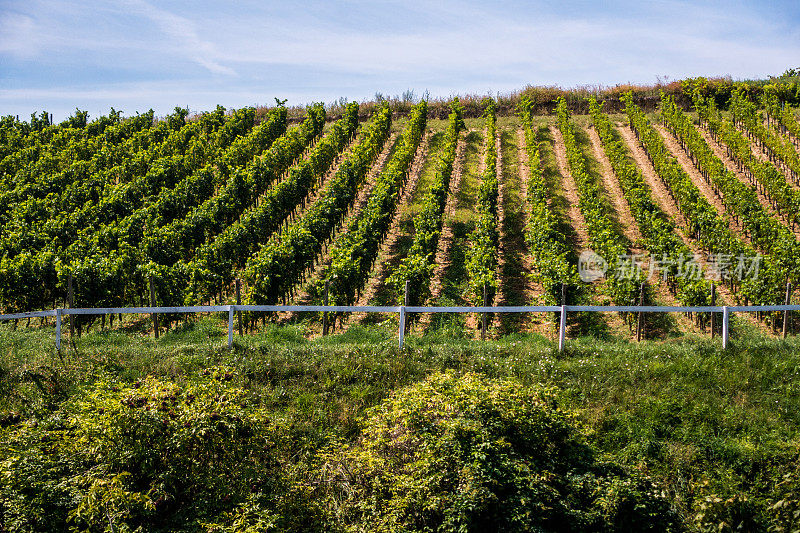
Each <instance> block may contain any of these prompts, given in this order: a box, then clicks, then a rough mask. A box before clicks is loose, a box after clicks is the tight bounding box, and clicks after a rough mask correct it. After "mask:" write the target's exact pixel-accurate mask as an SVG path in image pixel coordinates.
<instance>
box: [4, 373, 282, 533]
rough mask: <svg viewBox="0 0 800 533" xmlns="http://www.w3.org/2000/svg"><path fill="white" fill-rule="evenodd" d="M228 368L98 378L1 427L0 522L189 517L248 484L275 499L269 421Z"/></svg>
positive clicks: (156, 526) (103, 525)
mask: <svg viewBox="0 0 800 533" xmlns="http://www.w3.org/2000/svg"><path fill="white" fill-rule="evenodd" d="M233 378H234V374H233V373H232V372H231V371H229V370H228V369H225V368H213V369H208V370H204V371H202V372H201V374H200V375H199V376H196V377H195V378H193V379H191V380H190V381H189V382H188V383H186V384H177V383H174V382H169V381H162V380H159V379H155V378H152V377H148V378H146V379H144V380H142V381H139V382H137V383H134V384H123V383H120V382H117V381H100V382H99V383H97V384H96V385H93V386H92V387H90V388H89V389H88V390H86V391H85V392H84V393H82V394H80V395H78V396H77V397H76V398H74V399H72V400H69V401H68V402H66V403H65V404H64V405H63V406H62V408H61V410H60V411H58V412H56V413H55V414H54V415H53V416H51V417H50V418H49V419H47V420H43V421H40V422H33V421H28V422H27V423H25V424H18V425H17V426H14V427H9V428H6V429H5V430H4V431H5V434H3V435H2V440H0V457H2V458H3V461H2V463H0V495H1V496H0V511H1V513H0V531H45V530H46V531H53V530H65V529H67V528H68V527H73V528H76V529H78V530H81V531H84V530H86V531H106V530H108V531H126V530H135V529H136V528H137V527H143V528H144V529H146V530H148V531H152V530H174V529H178V528H181V529H182V528H185V527H187V526H188V525H191V524H194V525H195V527H196V526H198V525H199V523H200V522H201V521H203V520H212V519H214V518H215V517H217V516H224V515H225V514H226V513H229V512H232V511H234V510H235V509H236V508H237V506H239V505H243V504H246V503H247V502H248V501H249V500H250V499H252V498H253V495H254V494H256V495H259V497H260V498H261V500H262V501H268V502H269V503H270V506H271V507H272V508H273V509H278V508H279V506H280V503H279V502H277V501H275V500H274V498H282V497H284V495H285V494H286V493H287V490H286V487H285V484H284V481H283V480H284V477H283V475H282V469H281V466H280V462H279V460H278V455H279V450H280V449H281V447H280V446H281V441H282V438H283V437H281V435H282V432H281V429H280V427H279V426H278V425H277V424H275V423H273V422H272V421H271V420H270V418H269V417H268V416H267V415H266V412H265V411H264V410H263V409H262V408H261V407H258V406H257V402H256V401H255V400H254V399H253V398H250V397H249V396H248V393H247V392H246V391H244V390H243V389H241V388H237V387H236V386H234V385H233V384H232V383H231V381H232V380H233ZM273 514H275V515H276V516H278V514H279V512H277V511H275V512H274V513H273ZM276 521H277V520H276Z"/></svg>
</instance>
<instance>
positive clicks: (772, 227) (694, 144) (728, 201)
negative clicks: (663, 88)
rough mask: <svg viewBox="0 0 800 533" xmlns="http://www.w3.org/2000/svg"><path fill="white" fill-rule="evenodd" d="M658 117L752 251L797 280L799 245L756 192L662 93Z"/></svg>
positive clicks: (686, 116) (790, 278)
mask: <svg viewBox="0 0 800 533" xmlns="http://www.w3.org/2000/svg"><path fill="white" fill-rule="evenodd" d="M661 116H662V117H663V119H664V122H665V125H666V127H667V128H668V129H669V130H670V131H671V132H672V133H673V134H674V135H675V136H676V137H677V138H678V139H679V140H680V141H681V144H682V145H683V148H684V150H686V151H687V153H689V154H691V156H692V159H693V161H694V164H695V166H696V167H697V168H698V169H699V170H700V171H701V174H702V175H703V177H704V179H705V180H706V181H707V182H708V183H710V184H713V185H714V190H715V192H716V194H717V195H718V196H719V197H720V198H721V199H722V201H723V203H724V205H725V208H726V210H728V211H730V213H731V214H732V215H733V216H734V218H735V219H737V220H740V221H741V223H742V227H743V228H744V229H745V232H746V234H747V235H748V236H749V237H750V239H751V240H752V242H753V244H754V245H755V247H756V248H758V249H759V250H761V251H762V252H763V253H765V254H768V255H769V257H770V259H771V262H772V264H773V265H774V266H775V267H776V269H777V270H778V272H780V274H781V275H782V277H783V278H784V279H789V280H792V281H795V280H798V279H800V264H798V263H797V257H800V243H798V241H797V239H796V238H795V236H794V234H793V233H792V232H791V231H790V230H789V228H787V227H786V226H784V225H783V224H781V223H780V222H779V221H778V220H776V219H775V218H773V217H772V216H770V214H769V213H767V211H766V210H765V209H764V207H763V206H762V205H761V203H760V202H759V201H758V197H757V196H756V193H755V191H753V189H751V188H750V187H748V186H747V185H745V184H744V183H742V182H741V181H739V179H738V178H737V177H736V176H735V175H734V174H733V173H732V172H730V171H728V170H727V169H726V168H725V164H724V163H723V162H722V161H721V160H720V159H719V158H718V157H717V156H716V155H715V154H714V152H713V151H712V150H711V148H710V147H709V146H708V144H707V143H706V141H705V139H703V137H702V136H701V135H700V133H699V132H698V131H697V128H696V127H695V125H694V124H693V123H692V120H691V119H690V118H689V116H688V115H686V113H684V112H683V111H682V110H681V109H679V108H678V106H677V105H675V102H674V100H673V99H672V98H671V97H670V96H667V95H664V94H663V93H662V96H661Z"/></svg>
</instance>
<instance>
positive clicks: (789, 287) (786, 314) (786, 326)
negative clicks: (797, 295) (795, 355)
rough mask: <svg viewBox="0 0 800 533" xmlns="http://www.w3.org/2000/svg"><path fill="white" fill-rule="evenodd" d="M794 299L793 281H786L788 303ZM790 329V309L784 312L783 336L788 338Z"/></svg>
mask: <svg viewBox="0 0 800 533" xmlns="http://www.w3.org/2000/svg"><path fill="white" fill-rule="evenodd" d="M791 301H792V283H791V282H788V281H787V282H786V304H785V305H789V302H791ZM788 329H789V310H788V309H787V310H785V311H784V312H783V338H784V339H785V338H786V331H787V330H788Z"/></svg>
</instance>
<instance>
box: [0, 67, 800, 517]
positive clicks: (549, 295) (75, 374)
mask: <svg viewBox="0 0 800 533" xmlns="http://www.w3.org/2000/svg"><path fill="white" fill-rule="evenodd" d="M629 89H630V90H629ZM798 104H800V90H798V86H797V82H795V83H794V85H781V84H777V83H776V84H766V85H763V84H762V85H758V86H754V85H748V84H745V83H742V84H734V83H731V84H726V83H722V82H712V81H709V80H706V79H702V78H698V79H692V80H684V82H682V83H677V82H676V84H673V85H671V86H664V87H658V88H647V89H642V88H638V89H637V88H625V90H621V89H618V90H614V91H605V92H603V91H597V92H595V93H590V92H587V91H560V90H549V89H541V88H539V89H537V88H532V89H530V90H526V91H523V92H521V93H519V94H516V95H515V96H514V97H513V98H512V97H501V96H499V95H498V96H497V97H495V98H491V97H479V98H478V97H463V98H450V99H447V100H436V99H430V100H425V99H423V100H416V101H413V102H412V101H403V102H399V101H392V100H389V101H387V100H386V99H381V100H380V101H375V102H362V103H358V102H349V103H348V102H346V101H345V100H342V101H340V102H338V103H336V104H332V105H323V104H312V105H308V106H301V107H293V108H290V107H287V106H285V104H282V103H280V101H278V105H276V106H274V107H269V108H258V109H256V108H243V109H224V108H222V107H217V108H216V109H215V110H213V111H210V112H205V113H199V114H196V115H190V114H189V112H188V111H187V110H185V109H180V108H176V109H175V111H174V112H173V113H172V114H170V115H168V116H164V117H156V116H154V113H153V112H149V113H144V114H137V115H136V116H132V117H127V118H126V117H124V116H123V115H122V114H121V113H119V112H116V111H114V110H112V111H111V112H110V113H109V114H108V115H106V116H102V117H99V118H97V119H94V120H90V119H89V117H88V116H87V114H86V113H84V112H80V111H78V112H76V114H75V115H74V116H72V117H70V118H69V119H67V120H65V121H64V122H61V123H54V122H53V121H52V119H51V118H50V116H49V115H48V114H47V113H41V114H38V115H36V114H35V115H33V116H32V117H31V120H30V121H20V120H19V119H17V118H16V117H10V116H9V117H4V118H3V119H2V120H0V225H1V226H2V231H0V342H1V343H2V347H3V349H2V351H0V532H6V531H9V532H11V531H13V532H17V531H65V530H75V531H92V532H94V531H205V532H209V533H210V532H217V533H218V532H229V531H230V532H232V531H251V532H261V531H298V532H300V531H342V532H344V531H387V532H388V531H548V532H550V531H552V532H561V531H564V532H567V531H597V532H600V531H604V532H605V531H613V532H627V531H659V532H661V531H696V532H710V531H725V532H729V531H730V532H732V531H758V532H765V533H766V532H773V531H797V530H798V527H799V526H798V524H800V520H799V519H798V517H800V474H798V473H800V459H798V458H800V444H798V443H800V431H799V430H798V428H800V418H798V417H800V393H799V392H798V386H797V379H796V378H797V376H798V373H800V355H798V354H800V350H798V343H800V337H798V336H797V332H798V331H800V307H797V305H796V304H797V303H798V296H800V291H799V290H798V284H800V216H799V215H800V106H798ZM776 306H778V309H768V308H774V307H776ZM781 306H782V307H781ZM309 307H311V308H312V310H308V308H309ZM431 308H437V309H438V311H437V312H433V311H432V310H431ZM676 308H680V309H681V310H680V311H676ZM376 309H377V310H378V311H375V310H376ZM503 309H505V311H503ZM598 309H599V310H598ZM510 310H514V313H515V314H513V315H512V314H511V312H510ZM647 310H649V311H647ZM665 310H666V311H668V310H671V311H670V312H666V311H665ZM568 311H569V312H568ZM712 311H713V312H712ZM36 312H38V313H36ZM26 313H27V315H26ZM3 315H5V316H3ZM62 329H63V331H64V333H63V335H64V337H65V342H64V343H63V344H61V331H62ZM54 332H57V333H54ZM226 335H227V339H228V343H227V344H226V343H225V341H224V340H225V338H226ZM398 336H399V339H400V346H399V347H398V346H397V338H398ZM717 337H721V338H722V341H721V342H720V340H719V339H718V338H717ZM54 338H56V339H57V341H56V346H57V349H56V350H53V345H54V344H53V339H54ZM565 339H568V342H566V343H565ZM404 342H405V344H403V343H404ZM556 346H558V349H556Z"/></svg>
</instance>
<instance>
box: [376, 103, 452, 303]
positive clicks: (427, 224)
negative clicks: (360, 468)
mask: <svg viewBox="0 0 800 533" xmlns="http://www.w3.org/2000/svg"><path fill="white" fill-rule="evenodd" d="M450 107H451V109H452V112H451V113H450V116H449V117H448V125H447V130H446V131H445V138H444V141H443V142H444V151H443V153H442V155H441V157H440V158H439V161H438V162H437V164H436V176H435V177H434V181H433V183H432V184H431V187H430V190H429V191H428V193H427V194H426V195H425V197H424V198H423V199H422V201H421V207H420V210H419V212H418V213H417V215H416V216H415V217H414V241H413V242H412V244H411V249H410V250H409V251H408V255H407V256H406V257H404V258H403V260H402V261H401V262H400V264H399V265H398V266H397V268H396V269H395V270H394V271H393V272H392V274H391V275H390V276H389V279H388V281H387V283H388V284H389V285H390V286H392V287H393V288H394V291H395V294H396V300H397V302H398V303H400V304H402V303H403V302H404V298H405V286H406V283H408V286H409V294H408V297H409V305H421V304H422V303H424V302H425V300H426V299H427V297H428V296H429V294H430V280H431V276H432V275H433V268H434V266H435V265H434V259H435V256H436V250H437V247H438V244H439V237H440V236H441V232H442V222H443V220H442V216H443V214H444V208H445V205H446V204H447V195H448V194H449V192H450V179H451V177H452V174H453V163H454V162H455V158H456V147H457V145H458V139H459V133H460V132H461V130H462V129H464V128H465V125H464V119H463V117H462V113H463V108H462V107H461V103H460V102H459V101H458V99H457V98H456V99H454V100H453V102H451V104H450Z"/></svg>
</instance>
